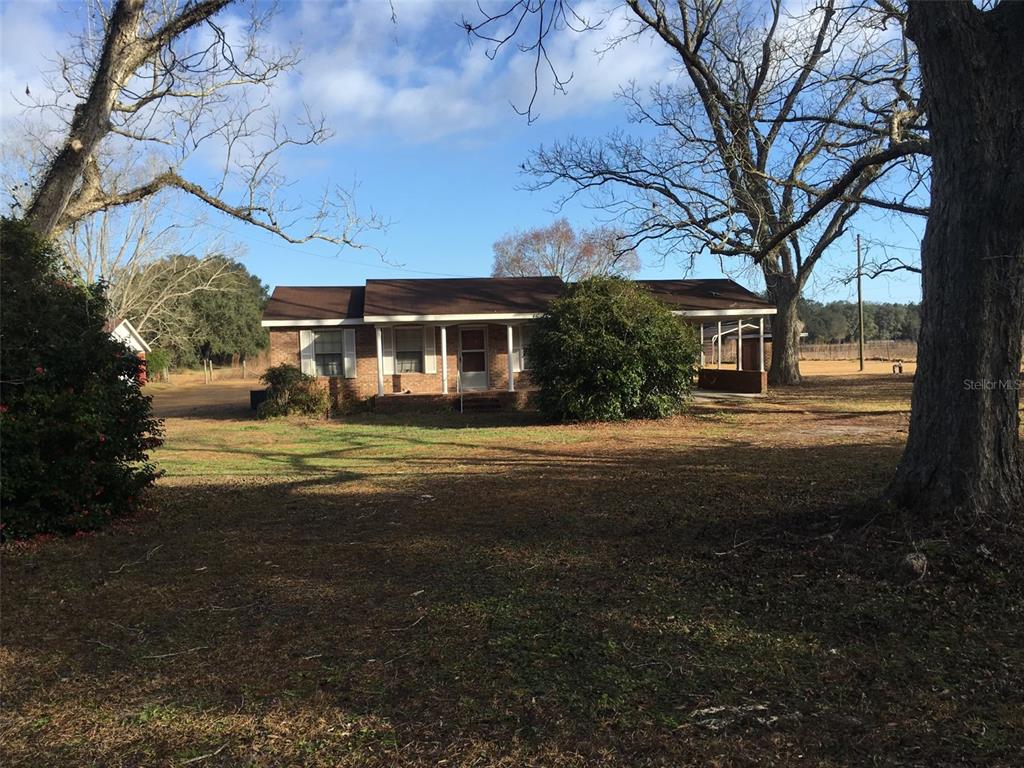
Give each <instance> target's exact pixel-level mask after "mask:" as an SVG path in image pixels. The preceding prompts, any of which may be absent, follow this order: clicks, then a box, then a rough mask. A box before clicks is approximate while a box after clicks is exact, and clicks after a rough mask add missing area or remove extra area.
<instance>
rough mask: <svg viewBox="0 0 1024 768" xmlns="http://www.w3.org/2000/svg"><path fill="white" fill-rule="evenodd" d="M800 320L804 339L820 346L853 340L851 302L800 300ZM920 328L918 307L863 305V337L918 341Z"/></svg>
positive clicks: (854, 312)
mask: <svg viewBox="0 0 1024 768" xmlns="http://www.w3.org/2000/svg"><path fill="white" fill-rule="evenodd" d="M799 311H800V319H801V320H802V321H803V323H804V331H806V332H807V340H808V341H810V342H814V343H819V344H831V343H838V342H843V341H856V340H857V334H858V321H857V304H856V303H854V302H850V301H830V302H829V303H827V304H823V303H821V302H818V301H808V300H806V299H801V301H800V310H799ZM920 329H921V306H920V305H919V304H892V303H887V302H886V303H875V302H864V338H865V339H869V340H875V339H880V340H886V341H888V340H902V339H908V340H910V341H917V334H918V331H919V330H920Z"/></svg>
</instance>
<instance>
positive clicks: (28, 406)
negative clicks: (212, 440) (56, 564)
mask: <svg viewBox="0 0 1024 768" xmlns="http://www.w3.org/2000/svg"><path fill="white" fill-rule="evenodd" d="M0 272H2V274H3V280H2V281H0V349H2V350H3V354H2V356H0V382H2V387H0V504H2V512H0V524H2V527H0V538H3V539H12V538H26V537H29V536H34V535H37V534H40V533H62V534H71V533H75V532H78V531H86V530H94V529H96V528H99V527H101V526H102V525H103V524H104V523H106V522H108V521H109V520H111V519H112V518H115V517H119V516H122V515H124V514H126V513H128V512H130V511H132V510H133V509H134V508H135V507H136V506H137V505H138V503H139V498H140V495H141V493H142V492H143V491H144V490H145V488H146V487H147V486H149V485H150V484H152V482H153V481H154V480H155V478H156V476H157V471H156V468H155V467H154V465H153V464H152V463H151V461H150V459H149V452H150V451H151V450H152V449H153V448H155V447H156V446H158V445H160V442H161V435H162V428H161V423H160V421H159V420H158V419H156V418H154V417H153V414H152V411H151V407H150V398H149V397H147V396H145V395H143V394H142V391H141V389H140V387H139V383H138V373H139V369H140V361H139V360H138V359H137V358H136V357H135V355H133V354H132V353H131V352H130V350H128V348H127V347H125V346H124V345H123V344H121V343H120V342H118V341H116V340H114V339H113V338H112V337H111V336H110V334H109V333H107V331H106V330H105V329H104V326H105V324H106V321H107V311H108V305H107V301H106V296H105V291H104V286H102V285H93V286H84V285H82V284H80V283H79V282H78V280H77V278H76V276H74V275H73V274H71V273H70V272H69V271H68V270H67V268H66V267H65V266H64V263H63V260H62V259H61V256H60V253H59V252H58V251H57V250H56V248H55V247H54V246H53V245H52V244H49V243H45V242H43V241H41V240H40V239H39V238H37V237H36V236H35V235H34V233H33V232H32V231H31V229H30V228H29V227H28V226H27V225H25V224H24V223H22V222H20V221H16V220H11V219H3V221H2V222H0Z"/></svg>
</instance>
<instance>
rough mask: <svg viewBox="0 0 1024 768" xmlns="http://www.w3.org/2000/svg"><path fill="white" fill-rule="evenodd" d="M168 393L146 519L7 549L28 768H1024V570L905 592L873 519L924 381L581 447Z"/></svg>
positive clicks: (831, 392) (9, 720)
mask: <svg viewBox="0 0 1024 768" xmlns="http://www.w3.org/2000/svg"><path fill="white" fill-rule="evenodd" d="M154 391H156V392H158V395H157V403H158V405H159V406H161V407H163V408H165V409H166V410H165V412H166V413H169V414H173V415H172V416H170V417H169V418H168V421H167V433H168V438H167V444H166V445H165V447H164V448H162V449H161V450H160V451H158V453H157V459H158V461H159V463H160V464H161V466H162V467H163V468H164V469H165V470H166V476H165V477H164V478H163V479H162V480H161V481H160V482H159V483H158V487H157V488H156V489H155V491H154V492H153V493H152V494H151V496H150V498H149V500H148V510H147V512H146V513H145V514H143V515H141V516H140V517H138V518H137V519H133V520H131V521H127V522H124V523H122V524H119V525H118V526H116V527H115V528H113V529H111V530H109V531H106V532H104V533H102V534H100V535H96V536H89V537H84V538H80V539H69V540H63V541H44V542H34V543H30V544H24V545H8V546H6V547H5V548H4V550H3V552H2V555H3V568H4V574H3V578H4V604H3V609H4V610H3V626H2V629H3V647H2V651H0V670H2V675H3V697H4V701H3V709H2V713H0V738H2V750H3V753H2V762H3V764H4V765H5V766H12V765H25V766H70V765H96V766H141V765H146V766H149V765H155V766H164V765H167V766H181V765H198V766H201V767H202V768H207V767H208V766H228V765H253V766H271V765H273V766H279V765H280V766H285V765H287V766H293V765H311V766H357V765H358V766H363V765H380V766H391V765H399V766H402V765H431V766H433V765H439V764H444V765H459V766H470V765H478V766H484V765H487V766H491V765H504V766H526V765H538V766H540V765H543V766H575V765H579V766H583V765H616V766H618V765H648V764H649V765H699V766H718V765H755V764H756V765H777V766H790V765H808V766H839V765H851V766H852V765H857V766H860V765H920V766H937V765H948V766H953V765H957V766H960V765H978V766H982V765H985V766H988V765H1007V766H1010V765H1014V766H1016V765H1020V764H1022V763H1024V626H1022V623H1024V621H1022V620H1024V616H1022V612H1024V601H1022V597H1024V589H1022V583H1024V581H1022V568H1024V566H1022V562H1021V559H1020V558H1019V557H1018V556H1017V555H1016V554H1014V553H1015V552H1018V551H1019V550H1016V549H1013V548H1008V547H1004V546H1002V545H1001V540H1000V539H999V538H998V537H994V536H991V535H989V534H987V533H986V532H985V531H981V530H978V531H976V532H975V533H974V534H972V536H975V535H976V536H977V539H976V540H975V539H971V541H970V542H969V543H968V544H967V545H962V544H958V545H957V546H953V542H950V541H947V540H945V539H944V538H943V537H942V536H941V533H933V534H929V538H926V539H924V540H919V541H916V542H915V545H916V546H917V547H919V548H920V549H921V550H923V551H924V552H925V553H926V554H927V555H928V557H929V570H928V572H927V573H926V575H925V576H924V577H923V578H921V579H919V580H916V581H910V582H908V581H907V580H906V579H904V578H902V577H901V576H900V575H899V574H898V570H897V569H896V568H895V564H896V563H898V562H899V560H900V559H901V558H902V557H903V556H904V555H905V554H906V553H907V552H909V551H911V549H912V547H913V546H914V545H912V544H910V543H908V539H907V536H906V535H904V534H902V533H900V532H899V531H897V530H894V529H893V527H892V526H891V525H889V524H886V525H882V524H880V521H881V520H884V519H887V518H886V516H885V515H884V510H882V509H881V508H880V507H875V506H873V504H872V502H871V499H872V498H873V497H874V496H875V495H876V494H878V493H879V491H880V490H881V489H882V488H883V487H884V484H885V482H886V480H887V478H888V477H889V476H890V474H891V473H892V470H893V467H894V465H895V462H896V460H897V459H898V457H899V452H900V449H901V445H902V441H903V439H904V438H905V429H906V423H907V412H906V411H907V407H908V405H907V402H908V397H909V383H908V381H907V380H906V379H902V380H895V379H892V378H891V377H884V376H861V377H848V378H842V377H829V378H827V379H826V378H820V379H814V380H812V381H811V382H810V384H809V385H808V386H806V387H804V388H801V389H800V390H798V391H786V392H783V393H780V394H776V395H774V396H772V397H771V398H769V399H767V400H757V401H743V402H738V403H734V404H727V405H701V406H700V407H698V408H697V409H695V410H694V412H693V413H692V414H690V415H688V416H685V417H680V418H676V419H671V420H666V421H662V422H651V423H636V424H622V425H600V426H593V425H586V426H573V427H557V426H545V425H541V424H538V423H536V422H535V420H533V419H531V418H530V417H525V416H517V417H490V418H488V417H484V416H477V417H466V418H462V417H457V416H455V415H452V416H449V417H445V416H433V417H418V418H413V417H407V418H405V419H402V418H398V417H389V418H384V417H372V416H367V417H361V418H359V419H353V420H349V421H338V422H332V423H302V422H271V423H263V422H255V421H251V420H249V419H247V418H246V417H245V416H244V412H243V411H241V410H240V409H237V408H236V409H231V408H226V409H224V410H223V412H220V411H218V410H217V409H212V410H211V409H207V410H200V411H197V412H195V413H194V414H193V415H191V416H190V415H189V413H190V412H189V410H188V408H190V407H192V406H188V407H184V406H180V404H179V405H176V404H175V402H173V401H174V398H175V397H178V395H177V394H176V392H175V390H174V388H170V389H166V388H165V389H164V390H160V389H159V388H156V389H155V390H154ZM238 392H239V394H244V393H243V392H242V390H241V389H239V390H238ZM186 395H187V396H188V397H192V398H193V400H196V399H197V398H199V399H201V396H202V395H201V391H200V393H199V394H197V393H196V392H193V391H191V390H189V392H187V393H186ZM225 397H227V399H229V400H230V398H231V397H232V396H231V395H230V393H228V395H226V396H225ZM176 409H177V410H176ZM55 481H59V479H55ZM876 514H877V515H879V517H878V518H876V517H875V515H876ZM981 543H984V546H985V549H982V550H977V551H976V547H977V546H978V544H981Z"/></svg>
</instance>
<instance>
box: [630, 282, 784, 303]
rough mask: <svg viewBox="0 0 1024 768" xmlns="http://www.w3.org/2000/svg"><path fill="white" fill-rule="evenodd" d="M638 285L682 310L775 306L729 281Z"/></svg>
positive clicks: (646, 283)
mask: <svg viewBox="0 0 1024 768" xmlns="http://www.w3.org/2000/svg"><path fill="white" fill-rule="evenodd" d="M636 282H637V284H639V285H642V286H643V287H645V288H647V290H649V291H650V292H651V293H652V294H653V295H654V296H655V297H656V298H658V299H661V300H662V301H663V302H665V303H666V304H668V305H670V306H672V307H673V308H675V309H678V310H721V309H761V308H763V309H771V308H773V307H774V306H775V305H774V304H772V303H771V302H770V301H768V300H766V299H762V298H761V297H760V296H758V295H757V294H756V293H754V292H753V291H748V290H747V289H746V288H744V287H743V286H742V285H740V284H739V283H737V282H735V281H733V280H728V279H725V278H715V279H711V280H637V281H636Z"/></svg>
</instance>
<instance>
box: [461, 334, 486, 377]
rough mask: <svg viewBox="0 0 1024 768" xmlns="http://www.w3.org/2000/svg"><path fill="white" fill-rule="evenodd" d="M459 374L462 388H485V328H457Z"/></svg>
mask: <svg viewBox="0 0 1024 768" xmlns="http://www.w3.org/2000/svg"><path fill="white" fill-rule="evenodd" d="M459 374H460V376H461V378H462V388H463V389H464V390H471V389H487V334H486V331H485V329H483V328H460V329H459Z"/></svg>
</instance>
